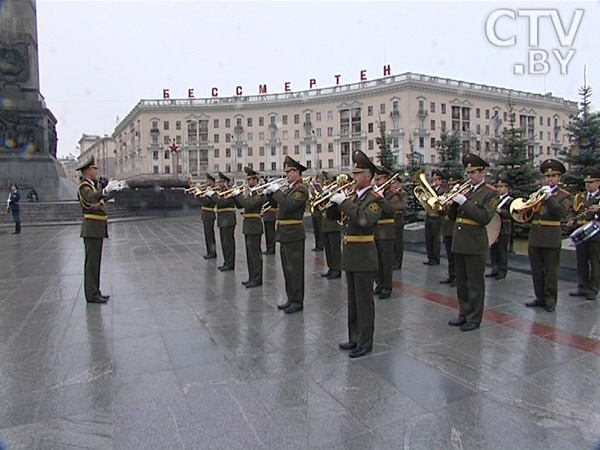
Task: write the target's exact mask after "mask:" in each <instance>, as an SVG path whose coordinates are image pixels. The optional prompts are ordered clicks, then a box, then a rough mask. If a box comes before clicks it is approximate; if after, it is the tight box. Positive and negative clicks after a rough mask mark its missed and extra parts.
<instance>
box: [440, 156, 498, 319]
mask: <svg viewBox="0 0 600 450" xmlns="http://www.w3.org/2000/svg"><path fill="white" fill-rule="evenodd" d="M462 163H463V165H464V166H465V167H466V169H467V175H468V176H469V181H470V182H471V190H470V192H468V193H467V194H466V195H463V194H454V197H453V202H454V204H453V205H451V206H450V217H451V218H455V219H456V223H455V224H454V234H453V236H452V249H451V251H452V253H454V262H455V265H456V294H457V297H458V303H459V308H460V310H459V313H458V318H457V319H454V320H451V321H450V322H449V323H448V324H449V325H451V326H460V329H461V330H462V331H473V330H476V329H477V328H479V324H480V323H481V319H482V317H483V308H484V303H485V277H484V274H485V262H486V256H487V252H488V236H487V230H486V228H485V226H486V225H487V224H488V223H490V222H491V220H492V219H493V217H494V214H495V213H496V207H497V206H498V202H499V199H498V193H497V192H496V189H495V188H494V187H493V186H490V185H489V184H485V168H486V167H489V164H488V163H487V162H485V161H484V160H483V159H481V158H480V157H479V156H477V155H474V154H472V153H468V154H466V155H464V156H463V158H462Z"/></svg>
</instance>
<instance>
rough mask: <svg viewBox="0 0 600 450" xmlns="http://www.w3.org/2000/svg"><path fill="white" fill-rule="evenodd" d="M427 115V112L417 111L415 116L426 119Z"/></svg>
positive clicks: (423, 110)
mask: <svg viewBox="0 0 600 450" xmlns="http://www.w3.org/2000/svg"><path fill="white" fill-rule="evenodd" d="M427 114H428V112H427V110H426V109H419V110H418V111H417V116H419V117H427Z"/></svg>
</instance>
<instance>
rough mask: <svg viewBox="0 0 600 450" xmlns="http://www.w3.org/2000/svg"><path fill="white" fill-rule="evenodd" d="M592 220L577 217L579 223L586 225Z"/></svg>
mask: <svg viewBox="0 0 600 450" xmlns="http://www.w3.org/2000/svg"><path fill="white" fill-rule="evenodd" d="M590 222H591V220H585V219H577V225H585V224H586V223H590Z"/></svg>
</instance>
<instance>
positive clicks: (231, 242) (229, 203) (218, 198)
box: [206, 172, 237, 272]
mask: <svg viewBox="0 0 600 450" xmlns="http://www.w3.org/2000/svg"><path fill="white" fill-rule="evenodd" d="M230 182H231V179H230V178H229V177H228V176H227V175H225V174H224V173H222V172H219V188H220V190H221V192H224V191H227V190H228V189H229V183H230ZM206 195H207V196H208V197H209V198H211V199H212V200H213V202H215V205H216V206H217V227H218V228H219V236H220V237H221V252H222V253H223V265H221V266H219V267H218V268H219V270H220V271H222V272H227V271H230V270H234V269H235V226H236V224H237V219H236V215H235V200H234V199H233V197H230V196H225V195H217V194H216V193H215V192H213V191H208V192H207V193H206Z"/></svg>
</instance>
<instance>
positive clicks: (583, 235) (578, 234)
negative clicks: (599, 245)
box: [569, 220, 600, 245]
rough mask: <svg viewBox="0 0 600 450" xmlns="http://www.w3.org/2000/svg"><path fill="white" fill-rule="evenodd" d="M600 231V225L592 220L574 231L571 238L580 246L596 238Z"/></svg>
mask: <svg viewBox="0 0 600 450" xmlns="http://www.w3.org/2000/svg"><path fill="white" fill-rule="evenodd" d="M599 231H600V225H598V222H596V221H595V220H592V221H591V222H589V223H586V224H585V225H581V226H580V227H579V228H577V229H576V230H575V231H573V233H571V236H569V237H570V238H571V240H572V241H573V244H575V245H579V244H581V243H582V242H585V241H587V240H588V239H589V238H591V237H594V236H596V234H598V232H599Z"/></svg>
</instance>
